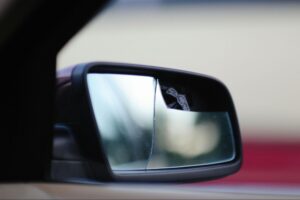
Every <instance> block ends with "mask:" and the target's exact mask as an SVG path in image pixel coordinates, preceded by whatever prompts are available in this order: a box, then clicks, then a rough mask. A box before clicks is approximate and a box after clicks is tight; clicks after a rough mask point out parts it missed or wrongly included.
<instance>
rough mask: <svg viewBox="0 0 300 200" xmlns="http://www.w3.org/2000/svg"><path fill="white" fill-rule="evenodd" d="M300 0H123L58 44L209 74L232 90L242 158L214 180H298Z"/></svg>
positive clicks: (85, 54)
mask: <svg viewBox="0 0 300 200" xmlns="http://www.w3.org/2000/svg"><path fill="white" fill-rule="evenodd" d="M299 20H300V3H297V2H295V1H285V2H280V3H279V2H278V1H262V2H258V1H254V2H252V3H251V2H248V1H246V2H245V1H226V0H225V1H179V0H178V1H177V0H152V1H148V0H140V1H138V0H119V1H115V2H114V3H113V4H111V5H110V6H109V7H108V8H107V9H106V10H105V11H104V12H102V13H101V15H97V16H95V17H94V19H93V20H92V21H91V22H90V23H89V24H88V25H86V26H85V27H84V28H83V29H82V30H81V31H80V32H79V33H78V34H77V35H76V36H75V37H74V38H73V39H71V40H70V42H69V43H68V44H67V45H66V46H65V47H64V48H63V49H62V50H61V51H60V53H59V55H58V59H57V63H58V69H63V68H64V67H67V66H70V65H73V64H76V63H82V62H90V61H114V62H126V63H137V64H147V65H156V66H163V67H170V68H178V69H183V70H190V71H194V72H199V73H203V74H208V75H212V76H214V77H216V78H218V79H220V80H222V81H223V82H224V83H225V84H226V85H227V86H228V88H229V90H230V91H231V94H232V96H233V99H234V102H235V106H236V109H237V113H238V117H239V121H240V126H241V131H242V138H243V145H244V166H243V168H242V170H241V171H240V172H239V173H237V174H236V175H234V176H232V177H228V178H225V179H223V180H219V181H217V183H222V184H227V183H230V184H232V183H239V184H240V183H243V184H253V183H259V184H287V185H300V174H299V167H300V159H299V153H300V113H299V111H300V103H299V102H300V89H299V86H300V79H299V74H300V67H299V66H300V59H299V58H300V37H299V35H300V23H299Z"/></svg>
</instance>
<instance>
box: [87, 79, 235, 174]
mask: <svg viewBox="0 0 300 200" xmlns="http://www.w3.org/2000/svg"><path fill="white" fill-rule="evenodd" d="M87 81H88V88H89V93H90V98H91V103H92V107H93V111H94V115H95V119H96V122H97V125H98V128H99V133H100V134H101V139H102V145H103V147H104V151H105V153H106V155H107V157H108V161H109V164H110V166H111V168H112V169H113V170H115V171H118V170H151V169H160V168H174V167H188V166H198V165H209V164H216V163H222V162H227V161H230V160H232V159H234V156H235V150H234V143H233V133H232V128H231V123H230V119H229V115H228V113H227V112H224V111H222V112H221V111H209V112H207V111H206V112H199V111H193V105H196V104H197V103H198V102H195V100H193V99H192V98H193V97H195V96H197V98H198V97H199V95H201V94H198V93H197V92H195V91H193V90H192V89H190V88H189V87H187V86H181V85H180V86H178V85H177V86H175V85H172V84H171V85H170V84H168V83H166V82H165V81H161V80H157V79H155V78H153V77H149V76H137V75H120V74H88V77H87ZM191 102H193V103H191Z"/></svg>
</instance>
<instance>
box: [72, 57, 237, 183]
mask: <svg viewBox="0 0 300 200" xmlns="http://www.w3.org/2000/svg"><path fill="white" fill-rule="evenodd" d="M88 74H124V75H139V76H149V77H154V78H156V79H158V80H168V81H170V82H174V83H177V84H190V85H192V86H194V87H196V89H198V90H199V93H200V94H201V95H200V96H202V97H203V98H202V99H203V101H202V107H201V109H202V110H204V111H211V110H217V111H219V110H221V111H226V112H228V115H229V119H230V126H231V128H232V133H233V143H234V144H233V145H234V150H235V153H234V157H233V158H232V159H231V160H228V161H224V162H220V163H218V162H217V163H212V164H207V165H199V166H197V165H192V166H184V167H172V168H157V169H149V170H123V171H118V173H115V171H113V170H112V168H111V166H110V163H109V159H108V157H107V153H106V152H105V149H104V147H103V143H102V142H103V138H102V137H101V133H99V128H98V125H97V120H96V119H95V115H94V112H93V106H92V102H91V96H90V92H89V88H88V83H87V76H88ZM71 85H72V91H73V100H72V101H74V102H73V103H74V105H76V106H75V107H74V108H76V110H75V111H74V118H75V120H74V124H73V125H74V126H73V127H72V128H73V130H74V134H75V138H76V140H77V142H78V144H79V147H80V151H81V153H82V156H83V157H84V158H85V160H86V162H87V163H88V169H87V170H89V172H90V173H91V174H93V179H94V180H97V181H117V182H190V181H205V180H211V179H216V178H220V177H224V176H228V175H230V174H233V173H235V172H237V171H238V170H239V169H240V167H241V163H242V144H241V137H240V130H239V125H238V120H237V115H236V112H235V108H234V104H233V101H232V98H231V96H230V93H229V91H228V89H227V88H226V87H225V85H224V84H222V83H221V82H220V81H218V80H216V79H215V78H212V77H209V76H206V75H201V74H196V73H191V72H186V71H181V70H173V69H166V68H160V67H152V66H144V65H135V64H122V63H107V62H94V63H87V64H79V65H77V66H76V67H75V68H74V69H73V72H72V75H71ZM116 148H117V147H116Z"/></svg>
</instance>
